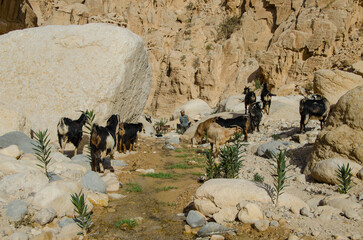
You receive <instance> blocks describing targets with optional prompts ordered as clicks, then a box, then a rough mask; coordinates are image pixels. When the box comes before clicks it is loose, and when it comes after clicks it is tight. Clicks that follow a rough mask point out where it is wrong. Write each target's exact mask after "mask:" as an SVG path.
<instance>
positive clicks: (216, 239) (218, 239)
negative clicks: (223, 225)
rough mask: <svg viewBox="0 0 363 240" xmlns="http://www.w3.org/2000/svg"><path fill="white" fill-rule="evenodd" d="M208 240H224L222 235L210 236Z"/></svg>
mask: <svg viewBox="0 0 363 240" xmlns="http://www.w3.org/2000/svg"><path fill="white" fill-rule="evenodd" d="M210 240H224V237H223V236H222V235H212V236H211V237H210Z"/></svg>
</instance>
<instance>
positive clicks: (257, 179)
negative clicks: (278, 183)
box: [253, 173, 265, 183]
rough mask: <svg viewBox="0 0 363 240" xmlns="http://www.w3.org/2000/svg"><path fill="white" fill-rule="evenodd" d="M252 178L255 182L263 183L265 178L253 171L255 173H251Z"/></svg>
mask: <svg viewBox="0 0 363 240" xmlns="http://www.w3.org/2000/svg"><path fill="white" fill-rule="evenodd" d="M253 180H254V181H255V182H260V183H263V181H264V180H265V178H264V177H263V176H262V175H260V174H258V173H255V175H253Z"/></svg>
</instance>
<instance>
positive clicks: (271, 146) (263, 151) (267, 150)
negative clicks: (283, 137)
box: [257, 141, 292, 158]
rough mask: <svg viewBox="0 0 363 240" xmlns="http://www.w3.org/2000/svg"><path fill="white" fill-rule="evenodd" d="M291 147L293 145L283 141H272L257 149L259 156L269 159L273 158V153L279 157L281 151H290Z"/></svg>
mask: <svg viewBox="0 0 363 240" xmlns="http://www.w3.org/2000/svg"><path fill="white" fill-rule="evenodd" d="M290 145H292V144H291V143H289V142H283V141H271V142H268V143H264V144H262V145H260V146H259V147H258V148H257V155H258V156H261V157H267V158H269V157H271V156H272V155H271V153H273V154H275V155H276V156H278V155H279V153H280V150H283V149H288V148H289V146H290Z"/></svg>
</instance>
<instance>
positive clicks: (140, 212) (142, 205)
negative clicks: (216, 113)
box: [90, 138, 290, 240]
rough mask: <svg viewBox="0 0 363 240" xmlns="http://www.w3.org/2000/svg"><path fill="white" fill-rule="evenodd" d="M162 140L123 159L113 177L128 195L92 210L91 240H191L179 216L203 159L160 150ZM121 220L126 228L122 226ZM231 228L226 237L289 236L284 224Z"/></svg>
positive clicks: (184, 151) (143, 143) (190, 152)
mask: <svg viewBox="0 0 363 240" xmlns="http://www.w3.org/2000/svg"><path fill="white" fill-rule="evenodd" d="M164 141H165V140H160V139H155V138H152V139H151V138H144V139H140V141H139V149H138V151H137V152H136V153H134V154H128V155H125V156H124V157H122V160H123V161H124V162H126V163H128V164H129V165H128V166H126V167H123V168H121V169H117V170H116V173H117V174H118V176H119V179H120V181H121V182H122V183H123V185H124V187H123V188H122V189H121V190H120V191H119V193H121V194H123V195H126V197H125V198H122V199H119V200H111V201H110V203H109V206H108V207H96V208H95V209H94V217H93V221H94V223H95V226H94V227H93V229H92V231H91V234H90V237H91V238H92V239H195V236H194V235H192V234H185V233H184V225H185V224H186V223H185V216H184V215H183V214H182V213H183V211H184V212H185V211H186V209H185V207H186V206H188V204H189V203H190V202H191V201H192V196H193V194H194V193H195V191H196V189H197V188H198V187H199V186H200V185H201V184H200V183H198V182H197V179H198V176H200V175H202V174H203V173H204V171H205V170H204V166H203V161H204V158H203V155H202V154H201V153H199V152H200V151H198V150H197V149H188V148H181V149H178V150H174V151H171V150H166V149H162V146H163V143H164ZM136 169H154V170H155V173H160V172H161V173H164V174H163V175H162V176H159V178H153V177H148V176H145V175H143V174H142V173H140V172H136V171H135V170H136ZM160 177H162V178H160ZM122 220H128V221H129V224H127V223H125V224H123V225H121V224H122V223H120V222H121V221H122ZM132 220H135V222H137V224H136V226H130V225H133V221H132ZM117 224H118V225H121V226H116V225H117ZM233 227H234V228H236V229H238V234H237V236H229V237H227V239H245V240H248V239H286V238H287V237H288V235H289V232H290V231H289V230H288V228H285V227H284V226H283V225H282V226H281V227H279V228H277V229H270V230H269V231H267V232H264V233H258V232H257V231H256V230H254V229H252V228H251V227H250V226H249V225H244V226H242V225H241V224H240V225H234V226H233Z"/></svg>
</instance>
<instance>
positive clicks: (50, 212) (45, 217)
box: [34, 208, 57, 225]
mask: <svg viewBox="0 0 363 240" xmlns="http://www.w3.org/2000/svg"><path fill="white" fill-rule="evenodd" d="M56 216H57V212H56V211H55V210H54V209H53V208H43V209H42V210H40V211H39V212H37V213H36V214H35V215H34V220H35V221H36V222H37V223H39V224H40V225H45V224H47V223H50V222H51V221H53V219H54V218H55V217H56Z"/></svg>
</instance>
